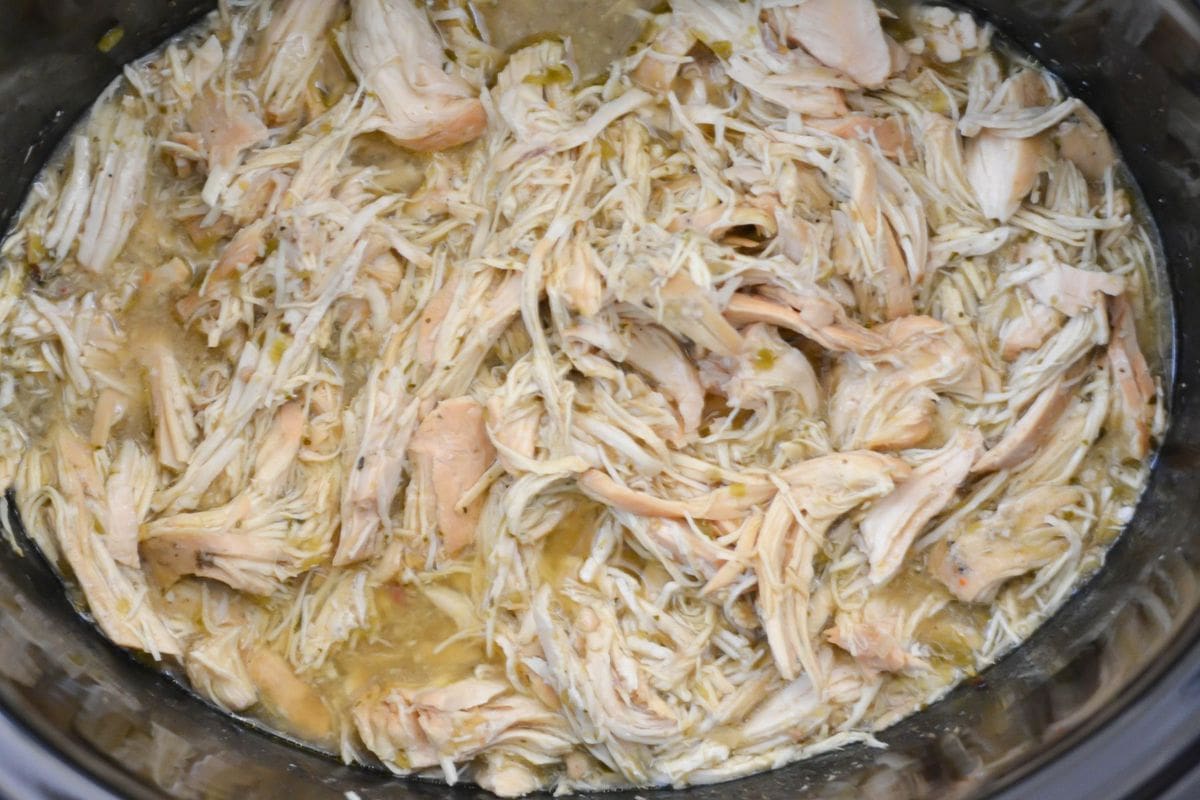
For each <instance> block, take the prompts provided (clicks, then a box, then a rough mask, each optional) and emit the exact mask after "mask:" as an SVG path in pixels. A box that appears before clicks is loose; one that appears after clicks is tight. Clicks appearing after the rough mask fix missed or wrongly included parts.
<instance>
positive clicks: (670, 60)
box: [629, 24, 696, 92]
mask: <svg viewBox="0 0 1200 800" xmlns="http://www.w3.org/2000/svg"><path fill="white" fill-rule="evenodd" d="M695 44H696V38H695V37H694V36H692V34H691V33H689V32H688V30H687V29H686V28H685V27H684V26H682V25H678V24H668V25H666V26H665V27H664V28H663V29H662V30H660V31H659V32H658V33H657V34H655V36H654V41H653V42H652V43H651V45H650V47H648V48H647V49H646V51H645V55H643V56H642V60H641V61H639V62H638V65H637V66H636V67H634V69H633V72H631V73H630V75H629V77H630V78H632V79H633V82H634V83H636V84H637V85H638V86H640V87H642V88H643V89H645V90H646V91H648V92H665V91H668V90H669V89H670V88H671V84H672V83H673V82H674V81H675V76H676V75H678V74H679V67H680V66H682V65H683V64H684V63H686V62H687V61H688V58H687V54H688V51H689V50H691V49H692V47H693V46H694V45H695Z"/></svg>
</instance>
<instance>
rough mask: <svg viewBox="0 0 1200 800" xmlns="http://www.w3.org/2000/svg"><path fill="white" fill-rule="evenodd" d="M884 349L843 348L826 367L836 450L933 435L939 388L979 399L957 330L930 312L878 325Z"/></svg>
mask: <svg viewBox="0 0 1200 800" xmlns="http://www.w3.org/2000/svg"><path fill="white" fill-rule="evenodd" d="M874 332H876V333H879V334H882V335H884V336H885V337H886V338H887V339H888V341H889V342H890V346H889V347H887V348H885V349H883V350H880V351H878V352H876V353H868V354H862V355H860V354H856V353H847V354H845V355H843V356H842V357H841V360H840V361H839V363H838V365H837V366H836V367H835V368H834V372H833V379H832V383H833V390H832V393H831V395H830V399H829V404H828V408H829V430H830V433H831V434H832V436H833V439H834V441H836V442H837V443H838V446H839V447H840V448H842V449H856V448H863V447H865V448H871V449H880V450H901V449H904V448H906V447H915V446H917V445H919V444H920V443H921V442H923V441H924V440H925V439H926V438H927V437H928V436H929V434H930V433H932V432H933V414H934V407H935V405H936V403H937V395H938V393H947V394H952V395H956V396H959V397H963V398H967V399H972V398H974V399H979V398H980V397H981V395H982V391H983V384H982V375H981V372H980V367H979V362H978V360H977V359H976V357H975V356H974V355H973V354H972V353H971V352H970V351H969V350H968V349H967V348H966V346H965V345H964V344H963V342H962V340H961V339H959V338H958V335H957V334H955V333H954V331H953V330H952V329H951V328H949V327H948V326H946V325H945V324H943V323H941V322H938V321H937V320H935V319H933V318H932V317H920V316H913V317H903V318H901V319H898V320H894V321H892V322H889V323H887V324H886V325H881V326H879V327H878V328H876V329H875V331H874Z"/></svg>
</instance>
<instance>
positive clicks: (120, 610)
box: [52, 425, 182, 658]
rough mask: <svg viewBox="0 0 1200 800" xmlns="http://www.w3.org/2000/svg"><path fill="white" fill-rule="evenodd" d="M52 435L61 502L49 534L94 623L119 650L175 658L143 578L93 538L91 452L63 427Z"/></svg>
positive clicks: (97, 498) (97, 497)
mask: <svg viewBox="0 0 1200 800" xmlns="http://www.w3.org/2000/svg"><path fill="white" fill-rule="evenodd" d="M52 437H53V446H54V452H55V470H56V472H57V473H58V485H59V487H60V489H61V491H62V496H63V501H64V502H61V503H59V504H56V506H55V509H54V510H55V518H54V520H53V523H54V527H53V530H54V534H55V536H56V539H57V542H58V547H59V550H60V551H61V552H62V555H63V556H64V557H65V558H66V560H67V563H68V564H69V565H70V567H71V572H72V573H73V574H74V576H75V579H76V580H77V581H79V586H80V588H82V589H83V595H84V597H85V598H86V600H87V605H88V610H89V611H90V612H91V615H92V616H93V617H94V618H95V620H96V624H97V625H99V626H100V629H101V630H102V631H104V635H105V636H107V637H108V638H109V639H111V640H112V641H113V642H115V643H116V644H118V645H120V646H121V647H129V648H133V649H135V650H142V651H144V652H147V653H150V654H151V655H152V656H154V657H155V658H160V657H161V656H163V655H176V656H177V655H179V654H180V653H181V652H182V648H181V647H180V644H179V640H178V639H177V638H176V637H175V635H174V634H173V633H172V632H171V631H170V630H169V629H168V628H167V626H166V625H165V624H164V622H163V620H162V618H161V617H160V616H159V614H158V612H157V611H156V610H155V609H154V607H153V606H152V605H150V604H149V603H148V602H147V601H146V594H147V591H148V588H147V586H146V579H145V576H144V575H143V574H142V573H141V572H139V571H138V570H135V569H129V568H127V567H122V566H120V565H119V564H118V563H117V562H116V560H115V559H114V558H113V556H112V554H111V553H110V551H109V549H108V548H107V547H106V546H104V544H102V543H101V539H100V537H99V536H97V529H96V525H95V523H96V520H95V518H94V517H93V516H92V513H91V512H90V511H89V508H91V507H95V505H96V504H99V503H102V502H103V500H102V499H101V491H102V487H101V484H100V476H99V474H98V473H97V471H96V466H95V460H94V458H93V456H92V451H91V450H90V449H89V448H88V447H87V445H86V444H84V442H83V440H82V439H80V438H79V437H78V436H76V435H75V434H74V433H72V432H71V431H70V430H68V429H67V428H66V427H65V426H61V425H60V426H57V427H56V429H55V431H54V433H53V434H52Z"/></svg>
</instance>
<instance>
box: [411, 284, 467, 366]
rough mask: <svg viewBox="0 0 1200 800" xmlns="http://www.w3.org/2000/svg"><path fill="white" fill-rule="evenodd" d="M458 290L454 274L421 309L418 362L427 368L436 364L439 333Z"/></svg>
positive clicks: (418, 331)
mask: <svg viewBox="0 0 1200 800" xmlns="http://www.w3.org/2000/svg"><path fill="white" fill-rule="evenodd" d="M457 291H458V277H457V275H453V276H451V277H450V278H448V279H447V280H446V282H445V283H444V284H442V287H441V288H440V289H438V290H437V291H436V292H434V294H433V296H432V297H430V298H429V302H428V303H426V304H425V308H423V309H422V310H421V317H420V322H419V323H418V327H417V362H418V363H420V364H421V365H422V366H423V367H425V368H426V369H430V368H432V367H433V364H434V352H435V348H436V347H437V340H438V334H439V332H440V330H441V327H442V322H443V321H444V320H445V319H446V315H447V314H449V313H450V308H451V306H452V305H453V303H454V295H455V293H456V292H457Z"/></svg>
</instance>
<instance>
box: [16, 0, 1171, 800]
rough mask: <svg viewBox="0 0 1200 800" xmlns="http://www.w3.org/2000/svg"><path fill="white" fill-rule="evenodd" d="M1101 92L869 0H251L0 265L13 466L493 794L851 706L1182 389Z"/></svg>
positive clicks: (692, 762) (812, 745)
mask: <svg viewBox="0 0 1200 800" xmlns="http://www.w3.org/2000/svg"><path fill="white" fill-rule="evenodd" d="M1122 176H1123V172H1122V167H1121V164H1120V162H1119V161H1118V159H1117V155H1116V153H1115V151H1114V150H1113V147H1112V145H1111V143H1110V141H1109V139H1108V136H1107V133H1106V132H1105V131H1104V129H1103V128H1102V127H1101V126H1100V124H1099V122H1098V121H1097V120H1096V118H1095V116H1094V115H1093V114H1092V113H1091V112H1090V111H1089V110H1088V109H1087V108H1086V107H1085V106H1083V105H1082V104H1081V103H1080V102H1079V101H1078V100H1076V99H1074V98H1071V97H1069V96H1068V95H1066V94H1065V93H1064V91H1063V89H1062V87H1061V86H1060V85H1059V84H1058V83H1057V82H1056V81H1055V80H1054V79H1053V78H1052V77H1050V76H1049V75H1047V74H1046V73H1045V72H1043V71H1042V70H1040V69H1039V68H1038V67H1037V66H1036V65H1034V64H1032V63H1031V62H1029V61H1027V60H1025V59H1023V58H1021V57H1017V56H1013V55H1012V54H1007V53H1000V52H998V51H997V50H996V49H995V48H994V47H993V46H992V43H991V37H990V31H989V30H988V29H987V28H985V27H982V26H980V25H979V24H977V23H976V22H975V21H974V20H973V19H972V18H971V17H970V16H969V15H966V14H963V13H959V12H956V11H952V10H950V9H948V8H943V7H939V6H934V5H905V6H902V7H900V9H899V10H898V11H897V10H893V11H881V10H879V9H877V8H876V7H875V6H874V5H872V4H871V3H870V2H868V0H806V2H794V3H788V2H782V3H778V2H772V3H758V2H733V0H729V2H717V1H715V0H714V1H713V2H709V1H708V0H675V2H674V3H672V4H671V5H670V7H664V6H658V5H655V4H647V3H640V2H632V1H630V2H624V1H623V2H618V3H614V4H612V5H611V6H607V7H604V8H598V7H597V6H596V5H595V4H583V3H575V2H570V3H563V4H561V6H556V8H555V14H554V16H553V18H548V16H547V14H546V6H545V4H543V3H529V2H524V0H508V2H497V3H495V4H486V5H485V4H483V3H480V4H479V5H477V6H473V5H470V4H465V3H460V2H456V1H455V0H438V2H436V3H434V4H432V5H430V6H425V5H417V4H414V3H413V2H412V0H288V1H287V2H277V3H272V2H266V0H253V2H249V3H247V4H245V5H237V6H228V7H224V8H222V9H221V10H220V11H219V12H217V13H215V14H214V15H212V16H211V17H210V18H208V19H207V20H205V21H204V22H203V23H201V24H200V25H198V26H197V27H196V28H194V29H192V30H190V31H188V32H186V33H185V34H184V35H182V36H181V37H179V38H178V39H176V40H174V41H172V42H170V43H168V44H167V45H166V46H165V47H164V48H163V49H161V50H159V51H157V52H155V53H153V54H151V55H150V56H148V57H146V58H144V59H142V60H141V61H139V62H137V63H135V64H132V65H130V67H129V68H128V70H127V71H126V75H125V77H124V78H123V79H122V80H121V81H119V82H118V83H117V84H115V85H114V86H113V87H112V88H111V89H110V90H109V91H107V92H106V93H105V95H104V96H102V97H101V98H100V99H99V100H98V101H97V103H96V105H95V106H94V107H93V109H92V112H91V113H90V114H89V116H88V117H87V118H86V119H85V120H84V121H83V122H82V123H81V124H80V125H79V127H78V128H77V129H76V130H75V131H74V132H73V134H72V135H71V136H70V137H69V139H68V141H67V142H66V143H65V144H64V147H63V151H62V153H61V155H60V156H59V157H58V159H56V160H55V161H54V162H53V163H52V164H50V165H49V166H48V167H47V168H46V169H45V171H44V172H43V173H42V175H41V177H40V179H39V181H38V183H37V184H36V186H35V188H34V190H33V191H32V192H31V194H30V196H29V199H28V202H27V203H26V205H25V208H24V209H23V211H22V214H21V217H20V219H19V221H18V223H17V225H16V226H15V227H14V228H13V230H12V231H11V233H10V234H9V236H8V237H7V239H6V240H5V242H4V244H3V246H2V248H0V259H2V261H3V271H2V272H0V348H2V352H3V357H4V363H5V366H6V368H5V370H4V371H3V374H2V375H0V442H2V443H3V444H2V446H0V474H2V475H3V477H4V478H5V479H6V480H7V481H9V482H11V483H12V484H13V485H14V486H15V490H16V497H17V501H18V504H19V510H20V513H21V516H22V519H23V520H24V522H25V524H26V527H27V529H28V531H29V533H30V535H31V536H32V537H33V538H34V539H35V540H36V542H37V544H38V545H39V546H40V547H41V548H42V549H43V551H45V552H46V553H47V554H48V555H49V556H50V557H51V558H52V559H53V560H54V561H55V562H56V563H57V564H58V566H59V568H60V569H61V570H62V572H63V574H64V575H67V576H69V577H70V578H71V579H72V580H73V581H74V582H75V583H76V584H77V585H78V587H79V589H80V590H81V594H82V597H83V601H84V604H85V605H86V610H87V612H88V613H89V614H90V615H91V616H92V617H93V618H94V619H95V621H96V623H97V624H98V626H99V627H100V628H101V630H102V631H103V632H104V634H105V635H107V636H108V637H109V638H111V639H112V640H113V641H114V642H116V643H117V644H119V645H121V646H124V647H127V648H131V649H134V650H137V651H141V652H143V653H146V654H148V655H149V656H150V657H152V658H153V659H155V660H156V661H158V662H159V663H161V664H162V665H163V666H164V667H168V668H169V667H181V668H182V670H183V672H184V673H186V676H187V680H188V681H189V683H190V685H191V686H192V687H193V688H194V689H195V691H197V692H198V693H200V694H202V695H203V696H205V697H207V698H209V699H211V700H212V701H214V702H216V703H218V704H220V705H221V706H222V707H224V708H226V709H228V710H229V711H231V712H236V713H239V714H245V715H248V716H249V717H251V718H254V719H258V720H261V721H262V722H263V723H264V724H266V725H269V726H271V727H273V728H275V729H277V730H280V731H283V732H285V733H287V734H289V735H292V736H294V737H297V738H299V739H302V740H304V741H307V742H309V743H312V744H314V745H316V746H319V747H323V748H327V749H329V750H331V751H337V752H339V753H340V755H341V756H342V757H343V758H344V759H346V760H347V761H369V760H372V759H374V760H378V761H380V762H382V763H383V764H385V765H386V766H387V767H388V768H389V769H392V770H394V771H395V772H397V773H400V774H410V773H416V774H421V775H428V776H440V777H442V778H444V779H446V780H448V781H452V782H453V781H462V780H472V781H475V782H477V783H479V784H480V785H482V786H483V787H485V788H487V789H489V790H491V791H494V792H496V793H498V794H501V795H505V796H512V795H520V794H525V793H527V792H531V791H535V790H538V789H554V790H560V791H571V790H582V789H599V788H611V787H620V786H651V785H676V786H681V785H687V784H694V783H703V782H712V781H718V780H723V779H728V778H732V777H736V776H739V775H745V774H748V773H752V772H755V771H759V770H763V769H767V768H770V767H772V766H776V765H779V764H783V763H786V762H788V761H792V760H795V759H798V758H802V757H803V756H805V755H806V754H808V753H811V752H814V751H816V750H819V749H826V748H829V747H831V746H837V745H839V744H842V743H848V742H852V741H871V740H872V739H871V737H872V733H873V732H875V731H878V730H880V729H881V728H883V727H885V726H886V725H888V724H890V723H891V722H894V721H895V720H897V719H899V718H901V717H902V716H904V715H906V714H908V713H911V712H912V711H914V710H916V709H918V708H920V707H921V706H923V705H924V704H926V703H928V702H930V701H932V700H933V699H936V698H937V697H938V696H939V695H940V694H942V693H943V692H944V691H946V690H947V689H948V688H949V687H951V686H953V685H954V684H955V683H956V682H957V681H959V680H960V679H962V678H963V677H965V676H968V675H971V674H973V673H974V672H975V671H977V670H979V669H981V668H982V667H984V666H986V665H987V664H989V663H991V662H992V661H993V660H994V659H995V658H996V657H997V656H998V655H1000V654H1001V653H1003V652H1005V651H1006V650H1007V649H1009V648H1011V647H1012V646H1014V645H1016V644H1017V643H1019V642H1020V641H1021V640H1022V639H1023V638H1024V637H1026V636H1027V635H1028V634H1029V633H1030V632H1031V631H1032V630H1033V629H1034V628H1035V627H1036V626H1037V625H1038V624H1039V623H1040V622H1041V621H1042V620H1043V619H1044V618H1045V617H1046V616H1047V615H1048V614H1049V613H1050V612H1052V611H1053V610H1054V609H1055V608H1057V607H1058V606H1059V605H1060V604H1061V603H1062V601H1063V600H1064V599H1065V598H1066V597H1067V596H1068V595H1069V594H1070V593H1071V591H1073V589H1074V588H1075V587H1076V586H1077V585H1078V584H1079V582H1080V580H1081V579H1082V578H1083V577H1084V576H1086V575H1088V574H1090V573H1091V572H1092V571H1094V570H1095V569H1096V568H1098V567H1099V565H1100V564H1101V563H1102V561H1103V557H1104V552H1105V548H1106V547H1107V545H1108V544H1109V543H1111V541H1112V540H1113V539H1114V538H1115V537H1116V536H1117V535H1118V534H1119V533H1120V531H1121V529H1122V527H1123V526H1124V524H1125V523H1126V522H1127V521H1128V520H1129V519H1130V517H1131V515H1132V512H1133V506H1134V504H1135V502H1136V500H1137V497H1138V494H1139V493H1140V491H1141V489H1142V487H1143V485H1144V483H1145V480H1146V475H1147V470H1148V463H1149V457H1150V454H1151V452H1152V448H1153V444H1154V442H1155V439H1156V437H1157V435H1159V434H1160V433H1161V431H1162V429H1163V426H1164V425H1165V410H1164V409H1163V407H1162V396H1163V394H1162V392H1163V387H1162V380H1163V379H1162V369H1161V366H1160V359H1159V358H1158V356H1157V353H1158V351H1159V349H1160V345H1161V342H1160V338H1161V330H1160V327H1161V326H1159V325H1157V322H1156V320H1157V317H1156V314H1155V311H1154V302H1153V301H1154V297H1155V290H1156V287H1157V286H1158V285H1160V283H1161V278H1160V277H1159V276H1158V274H1157V273H1156V272H1155V258H1154V250H1153V238H1152V232H1151V231H1150V230H1149V228H1148V227H1147V226H1146V225H1145V224H1143V223H1142V222H1141V221H1140V219H1141V218H1140V217H1139V216H1138V215H1137V213H1135V211H1136V209H1135V199H1134V193H1133V190H1132V187H1131V186H1129V185H1128V184H1126V183H1125V182H1124V180H1123V177H1122Z"/></svg>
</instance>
